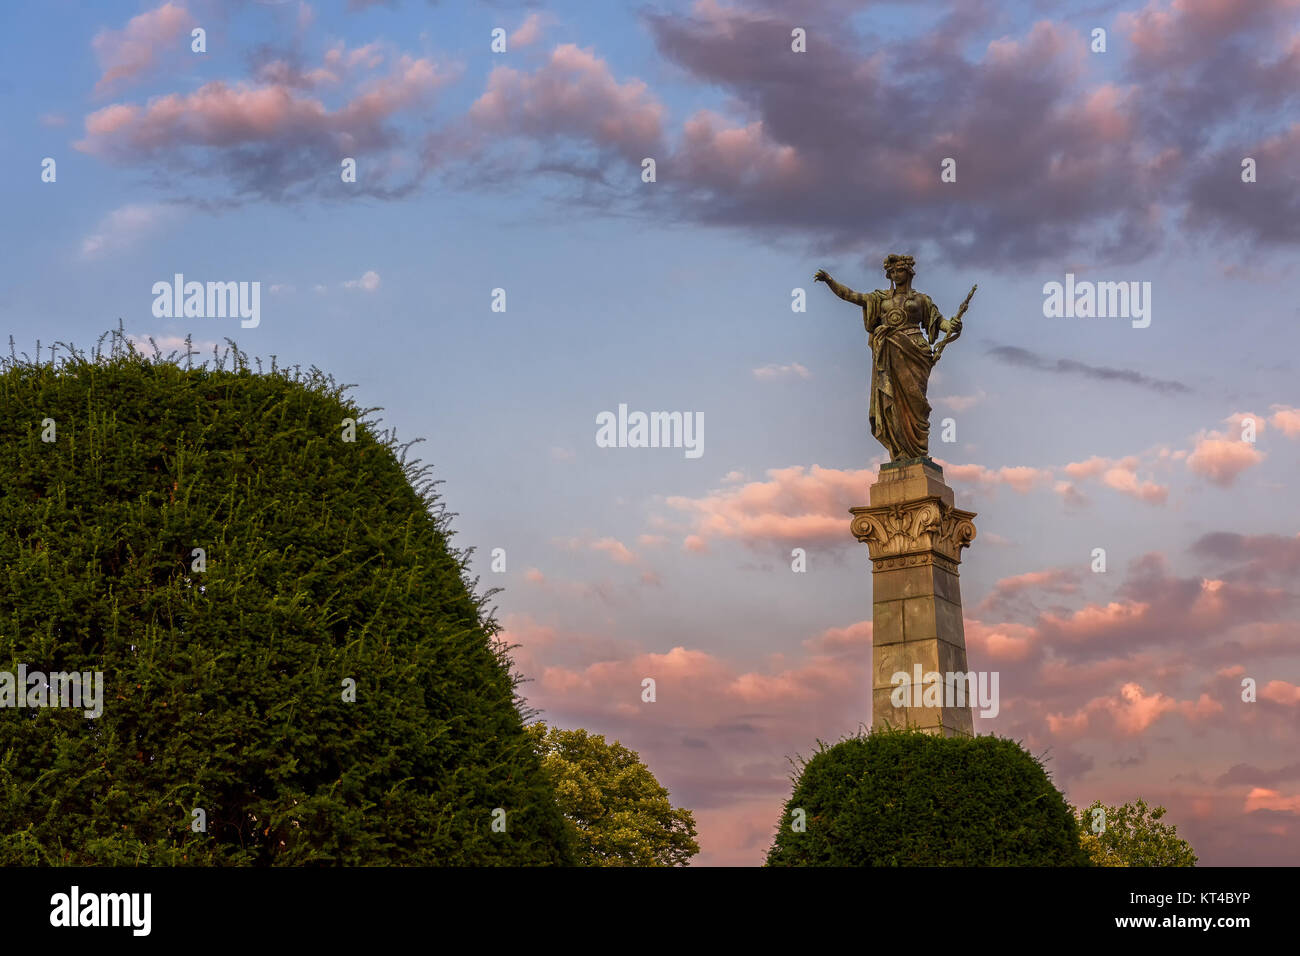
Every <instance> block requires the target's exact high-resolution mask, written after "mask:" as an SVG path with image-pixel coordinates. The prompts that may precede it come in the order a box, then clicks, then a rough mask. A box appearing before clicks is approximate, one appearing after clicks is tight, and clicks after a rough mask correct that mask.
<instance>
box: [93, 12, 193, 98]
mask: <svg viewBox="0 0 1300 956" xmlns="http://www.w3.org/2000/svg"><path fill="white" fill-rule="evenodd" d="M193 26H194V18H193V17H191V16H190V14H189V11H188V10H186V9H185V8H184V7H182V6H179V5H178V4H174V3H164V4H163V5H162V6H160V7H156V8H155V9H153V10H149V11H146V12H145V13H142V14H140V15H139V16H135V17H132V18H131V19H130V20H129V21H127V24H126V26H125V27H124V28H122V29H121V30H100V31H99V32H98V33H97V34H95V38H94V39H93V40H91V41H90V46H91V49H93V50H94V51H95V58H96V59H97V60H98V61H99V64H100V66H101V68H102V69H103V71H104V72H103V74H102V75H101V76H100V78H99V80H98V82H96V83H95V91H94V92H95V95H96V96H104V95H108V94H111V93H114V92H116V91H117V90H119V89H121V88H122V87H125V86H127V85H129V84H130V83H132V82H135V81H136V80H139V79H140V78H142V77H143V76H144V75H145V74H147V73H148V72H149V71H150V70H151V69H152V68H153V66H154V64H155V63H156V62H157V58H158V54H159V53H160V52H165V51H167V50H168V49H171V50H172V51H174V52H177V53H180V52H188V51H189V44H188V43H186V42H185V41H183V40H182V39H181V38H182V37H183V36H185V35H186V34H188V33H189V31H190V29H191V28H192V27H193Z"/></svg>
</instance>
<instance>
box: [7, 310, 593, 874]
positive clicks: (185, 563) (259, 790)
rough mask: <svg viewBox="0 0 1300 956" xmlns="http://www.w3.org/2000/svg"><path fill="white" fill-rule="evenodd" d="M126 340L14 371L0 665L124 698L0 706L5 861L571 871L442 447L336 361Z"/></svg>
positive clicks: (10, 366) (19, 365)
mask: <svg viewBox="0 0 1300 956" xmlns="http://www.w3.org/2000/svg"><path fill="white" fill-rule="evenodd" d="M113 335H114V339H113V346H112V350H111V352H109V353H104V352H102V351H101V349H100V348H99V347H98V346H97V347H96V349H95V351H94V353H93V356H92V357H90V358H87V357H86V355H84V354H83V353H80V352H77V351H76V350H73V349H71V348H70V347H65V348H66V349H67V350H68V351H70V352H71V353H72V354H71V356H69V357H67V358H64V359H63V360H62V361H61V362H60V363H57V364H56V363H55V362H53V361H52V360H51V361H50V362H40V361H37V362H30V361H22V360H19V359H18V358H17V357H16V356H15V357H14V358H13V359H12V360H8V359H7V360H5V361H4V363H3V364H4V367H3V369H2V370H0V486H3V488H4V494H3V496H2V497H0V670H8V671H10V672H15V673H16V671H17V667H18V665H20V664H26V665H27V667H28V669H29V670H40V671H45V672H50V671H74V670H75V671H102V672H103V675H104V695H103V696H104V698H105V700H104V702H103V714H102V716H100V717H98V718H97V719H88V718H87V717H85V716H83V714H82V712H81V711H80V710H70V709H64V708H59V709H55V708H47V709H13V708H0V863H4V864H73V865H86V864H106V865H107V864H112V865H122V864H127V865H130V864H161V865H178V864H207V865H214V864H219V865H303V864H347V865H364V864H432V865H483V864H543V863H569V862H571V861H572V852H571V848H570V846H569V843H568V837H567V831H566V827H565V823H564V820H563V817H562V816H561V814H560V812H559V809H558V807H557V806H556V802H555V795H554V791H553V790H552V788H551V786H550V784H549V782H548V781H547V779H546V777H545V775H544V774H543V773H542V770H541V766H540V762H539V759H538V757H537V755H536V754H535V753H534V751H533V748H532V745H531V742H530V740H529V738H528V736H527V734H526V733H525V730H524V725H523V719H522V717H521V714H520V710H519V702H518V699H517V697H516V694H515V687H516V679H515V678H513V677H512V676H511V673H510V667H511V664H510V659H509V657H508V656H507V653H506V649H505V648H504V647H503V646H502V645H501V644H500V643H499V641H498V640H497V639H496V630H497V628H496V625H495V623H494V622H493V621H492V620H491V617H490V615H488V614H486V613H485V612H484V609H483V601H484V600H485V599H486V597H487V596H488V595H485V596H483V597H478V596H476V595H475V594H474V586H475V582H472V581H469V580H468V578H467V573H466V561H467V554H465V553H461V552H458V551H457V550H456V549H454V548H452V547H451V545H450V543H449V538H450V535H451V532H450V530H449V529H448V527H447V521H448V518H449V515H448V514H447V513H446V512H445V511H444V510H443V509H442V507H441V505H440V504H439V502H438V499H437V497H436V496H435V495H434V494H433V491H432V487H433V485H434V482H431V481H429V480H428V479H425V478H423V477H422V475H423V473H424V472H425V471H426V470H427V466H426V467H425V468H416V467H415V465H414V464H407V463H406V454H405V452H406V447H407V446H400V447H399V446H396V445H395V440H394V438H393V436H392V435H391V434H388V433H383V434H379V433H377V432H376V431H375V429H374V427H373V426H372V423H371V422H369V421H367V420H365V417H366V416H367V415H368V414H369V413H370V412H372V411H375V409H365V410H362V409H359V408H358V407H357V406H356V405H355V404H353V403H352V402H350V401H347V400H345V399H344V397H343V392H344V391H345V389H346V387H345V386H338V385H336V384H335V383H334V380H333V378H332V377H330V376H327V375H325V374H324V373H321V372H320V371H319V370H317V369H315V368H313V369H311V370H310V371H309V372H308V373H302V372H301V371H300V370H299V369H297V368H295V369H294V371H293V373H292V374H290V373H289V372H288V371H287V370H285V369H276V368H275V367H274V362H273V363H272V369H271V371H270V372H268V373H265V374H263V373H262V372H261V362H260V360H259V361H258V369H259V371H258V372H257V373H254V372H253V371H251V370H250V368H249V367H248V363H247V359H246V357H245V356H244V355H243V354H242V353H241V352H240V351H239V350H238V348H237V347H235V346H234V343H231V348H233V349H234V367H233V368H232V369H230V370H227V369H225V368H224V365H225V356H220V357H219V360H218V362H216V363H214V367H213V368H211V369H209V368H208V367H207V363H204V364H203V365H202V366H194V364H193V363H192V362H191V360H190V356H189V355H188V354H187V355H186V356H185V367H182V365H181V364H180V363H179V362H177V361H175V360H173V358H172V357H171V356H169V357H167V358H166V359H163V358H162V357H161V356H159V355H157V354H155V357H154V358H152V359H146V358H145V357H144V356H143V355H142V354H140V353H139V352H137V351H136V350H135V348H134V347H133V346H131V345H129V344H127V343H125V342H124V340H123V337H122V336H121V334H120V332H116V333H113ZM100 341H101V343H102V341H103V338H102V337H101V340H100ZM227 341H229V340H227ZM214 351H215V350H214ZM229 351H230V350H227V354H229ZM174 354H175V353H173V355H174ZM38 358H39V354H38ZM346 418H352V419H355V420H356V430H355V441H354V442H345V441H344V440H343V434H344V432H343V420H344V419H346ZM46 419H52V420H53V422H54V424H55V427H56V429H57V432H56V440H55V441H53V442H45V441H42V432H43V430H44V429H45V426H44V425H43V422H44V420H46ZM399 453H400V454H399ZM195 548H203V549H205V551H206V570H199V569H197V568H196V565H195V563H194V562H195V554H194V552H193V549H195ZM348 678H351V679H353V680H355V682H356V695H355V702H351V703H350V702H346V701H345V700H344V699H343V698H344V681H345V680H346V679H348ZM196 808H201V809H202V810H204V812H205V813H206V824H207V829H206V832H194V831H193V829H192V828H191V824H192V822H193V821H194V820H195V819H196V818H195V816H194V815H193V814H192V811H193V810H194V809H196ZM497 808H501V809H502V810H504V811H505V821H506V826H505V832H494V829H493V827H492V821H493V813H494V811H495V810H496V809H497Z"/></svg>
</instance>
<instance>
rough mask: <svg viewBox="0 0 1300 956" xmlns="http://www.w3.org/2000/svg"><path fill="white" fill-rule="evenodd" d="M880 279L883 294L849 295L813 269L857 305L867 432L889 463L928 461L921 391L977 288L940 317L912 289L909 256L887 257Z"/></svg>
mask: <svg viewBox="0 0 1300 956" xmlns="http://www.w3.org/2000/svg"><path fill="white" fill-rule="evenodd" d="M885 275H887V276H888V277H889V291H887V292H886V291H884V290H882V289H877V290H875V291H874V292H854V291H853V290H852V289H850V288H848V287H847V286H842V285H840V284H839V283H838V282H836V281H835V280H834V279H832V278H831V277H830V276H829V275H827V274H826V270H825V269H818V270H817V274H816V276H814V278H815V279H816V280H817V281H818V282H825V283H826V284H827V285H828V286H830V289H831V291H832V292H834V293H835V294H836V295H837V296H839V297H840V298H841V299H843V300H844V301H845V302H852V303H854V304H855V305H860V306H862V322H863V324H864V325H865V326H866V327H867V336H868V341H869V342H870V343H871V359H872V362H871V404H870V410H869V413H868V414H869V420H870V422H871V434H873V435H875V436H876V440H877V441H879V442H880V443H881V444H882V445H884V446H885V448H886V449H888V451H889V458H890V461H907V460H909V459H920V458H929V456H930V402H929V400H928V399H927V398H926V396H925V390H926V386H927V385H928V384H929V381H930V369H931V368H933V367H934V364H935V363H936V362H938V361H939V356H940V355H942V354H943V350H944V348H945V347H946V346H947V345H948V343H949V342H953V341H955V340H956V339H957V337H958V336H959V335H961V317H962V315H963V314H965V312H966V306H968V305H970V300H971V296H973V295H974V294H975V289H976V288H978V286H972V287H971V290H970V293H969V294H968V295H967V296H966V301H965V302H963V303H962V304H961V308H959V309H958V310H957V314H956V315H954V316H953V317H952V318H951V319H945V318H944V317H943V315H942V314H941V313H940V312H939V308H938V306H936V305H935V304H934V303H933V302H932V301H930V297H929V296H928V295H926V294H925V293H924V292H917V291H916V290H915V289H913V288H912V277H913V276H914V275H916V260H914V259H913V258H912V257H911V256H900V255H889V256H886V257H885ZM940 332H942V333H944V337H943V338H942V339H939V333H940Z"/></svg>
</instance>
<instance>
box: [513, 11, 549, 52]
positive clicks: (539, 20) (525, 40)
mask: <svg viewBox="0 0 1300 956" xmlns="http://www.w3.org/2000/svg"><path fill="white" fill-rule="evenodd" d="M549 19H550V18H549V16H548V15H545V14H541V13H536V12H534V13H530V14H528V16H527V17H525V18H524V22H523V23H521V24H519V27H518V29H516V30H515V32H514V33H512V34H510V42H509V44H508V45H509V46H510V47H519V46H531V45H532V44H534V43H536V42H537V41H538V40H540V39H541V38H542V30H543V28H544V27H545V26H546V23H547V21H548V20H549Z"/></svg>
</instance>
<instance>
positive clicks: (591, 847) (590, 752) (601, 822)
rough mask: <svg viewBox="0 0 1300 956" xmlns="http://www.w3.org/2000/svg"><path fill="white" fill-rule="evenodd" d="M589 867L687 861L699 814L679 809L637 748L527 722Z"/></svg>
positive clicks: (693, 851)
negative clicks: (639, 755)
mask: <svg viewBox="0 0 1300 956" xmlns="http://www.w3.org/2000/svg"><path fill="white" fill-rule="evenodd" d="M528 732H529V733H530V734H531V735H532V739H533V745H534V747H535V748H536V750H537V753H538V754H539V755H540V756H541V759H542V766H543V768H545V770H546V772H547V773H548V774H549V775H550V778H551V781H552V783H553V784H554V786H555V792H556V796H557V798H558V800H559V803H560V809H561V810H562V811H563V812H564V816H565V818H566V819H567V820H568V821H569V825H570V827H571V828H572V831H573V842H574V845H575V847H576V852H577V857H578V863H579V864H580V865H584V866H687V865H688V864H689V861H690V858H691V857H692V856H694V855H695V854H696V853H699V852H700V847H699V844H697V843H696V842H695V816H694V814H692V813H691V811H690V810H686V809H683V808H681V807H674V806H673V805H672V803H671V801H670V800H669V795H668V791H667V790H665V789H664V788H663V787H662V786H660V784H659V781H658V780H656V779H655V776H654V774H652V773H651V772H650V770H649V768H648V767H646V765H645V764H643V763H642V762H641V759H640V757H638V756H637V754H636V753H635V752H634V751H631V750H628V749H627V748H626V747H624V746H623V745H622V744H620V743H619V742H618V741H617V740H616V741H614V742H613V743H612V744H610V743H606V742H605V738H604V737H602V736H600V735H598V734H589V733H587V731H585V730H561V729H560V728H558V727H550V728H548V727H547V726H546V724H545V723H542V722H540V721H539V722H537V723H535V724H529V725H528Z"/></svg>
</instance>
